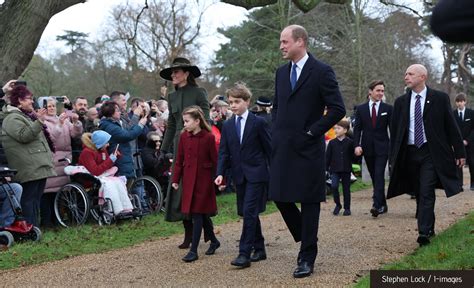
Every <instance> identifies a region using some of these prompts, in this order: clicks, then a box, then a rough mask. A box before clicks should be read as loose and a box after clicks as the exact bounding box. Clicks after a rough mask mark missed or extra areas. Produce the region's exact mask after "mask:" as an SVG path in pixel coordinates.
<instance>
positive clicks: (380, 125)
mask: <svg viewBox="0 0 474 288" xmlns="http://www.w3.org/2000/svg"><path fill="white" fill-rule="evenodd" d="M369 109H370V108H369V102H365V103H364V104H362V105H359V106H357V108H356V113H355V121H354V146H356V147H357V146H360V147H362V150H363V153H364V155H365V156H376V155H377V156H387V155H388V151H389V143H390V140H389V136H388V133H389V132H388V130H389V129H388V128H389V126H390V120H391V118H392V111H393V107H392V106H391V105H389V104H387V103H384V102H381V103H380V106H379V111H378V112H377V121H376V122H375V127H373V126H372V117H370V110H369Z"/></svg>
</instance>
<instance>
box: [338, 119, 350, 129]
mask: <svg viewBox="0 0 474 288" xmlns="http://www.w3.org/2000/svg"><path fill="white" fill-rule="evenodd" d="M336 125H337V126H341V127H342V128H344V129H346V130H347V131H349V128H350V125H349V121H347V120H341V121H339V122H337V124H336Z"/></svg>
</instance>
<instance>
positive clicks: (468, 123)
mask: <svg viewBox="0 0 474 288" xmlns="http://www.w3.org/2000/svg"><path fill="white" fill-rule="evenodd" d="M453 115H454V119H456V123H457V124H458V127H459V130H460V131H461V136H462V139H463V140H466V141H467V143H468V145H469V146H471V142H472V141H474V111H473V110H471V109H469V108H465V109H464V117H463V118H464V119H461V118H459V112H458V110H457V109H455V110H454V111H453Z"/></svg>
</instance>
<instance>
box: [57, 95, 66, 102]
mask: <svg viewBox="0 0 474 288" xmlns="http://www.w3.org/2000/svg"><path fill="white" fill-rule="evenodd" d="M55 98H56V101H58V102H60V103H64V97H63V96H56V97H55Z"/></svg>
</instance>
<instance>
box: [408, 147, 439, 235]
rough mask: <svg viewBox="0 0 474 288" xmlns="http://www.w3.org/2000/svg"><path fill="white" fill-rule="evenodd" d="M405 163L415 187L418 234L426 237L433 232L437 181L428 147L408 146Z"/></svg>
mask: <svg viewBox="0 0 474 288" xmlns="http://www.w3.org/2000/svg"><path fill="white" fill-rule="evenodd" d="M406 161H407V165H406V166H407V169H408V173H409V174H408V175H410V177H411V183H412V184H413V185H414V186H415V187H414V189H413V190H414V191H415V195H416V199H417V211H418V215H417V222H418V233H419V234H420V235H425V236H427V235H430V234H431V233H433V232H434V226H435V214H434V207H435V200H436V195H435V188H436V183H437V181H438V175H437V174H436V170H435V167H434V164H433V159H432V158H431V155H430V151H429V149H428V145H427V144H426V143H425V144H424V145H423V146H421V147H420V148H416V146H412V145H409V146H408V154H407V160H406Z"/></svg>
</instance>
